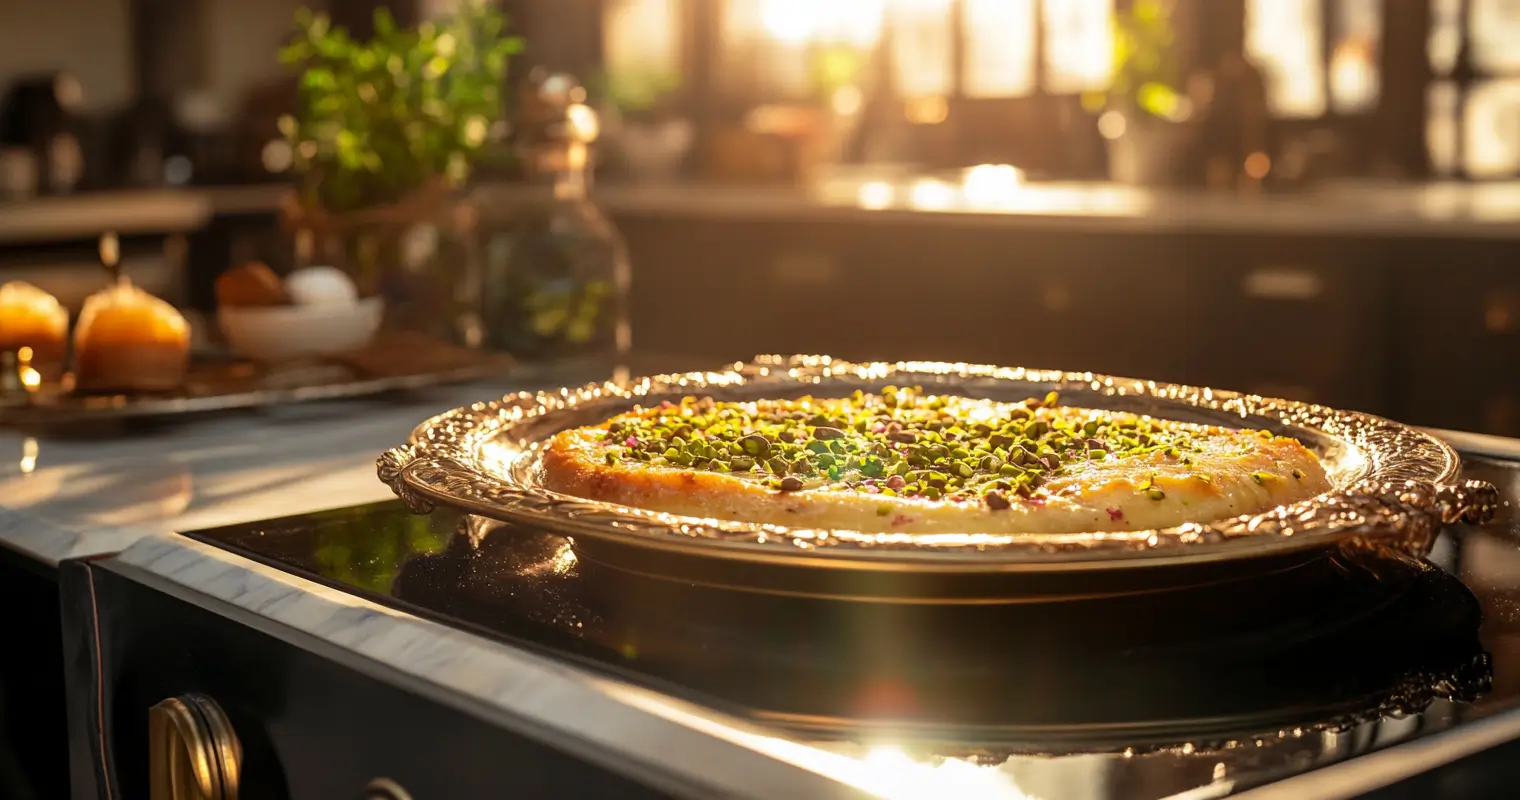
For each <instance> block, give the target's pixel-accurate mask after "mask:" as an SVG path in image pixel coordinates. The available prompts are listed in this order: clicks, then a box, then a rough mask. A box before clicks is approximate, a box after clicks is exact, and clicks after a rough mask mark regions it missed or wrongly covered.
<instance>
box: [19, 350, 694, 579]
mask: <svg viewBox="0 0 1520 800" xmlns="http://www.w3.org/2000/svg"><path fill="white" fill-rule="evenodd" d="M648 360H649V361H651V362H653V363H654V364H658V365H659V366H653V367H651V368H650V369H649V370H641V371H664V370H665V366H664V365H666V364H673V365H674V367H675V368H683V369H685V368H696V367H705V366H709V365H707V364H696V365H694V364H692V363H690V362H683V361H681V360H680V359H678V358H665V357H661V358H651V359H648ZM636 363H637V360H636ZM595 377H596V376H594V375H591V374H589V373H586V372H584V371H581V370H560V371H552V370H551V371H539V372H537V373H531V372H526V371H523V372H522V373H520V374H519V375H518V376H517V377H511V378H506V379H503V380H501V381H494V382H483V383H474V384H469V385H464V386H455V387H445V388H439V389H435V390H432V391H428V392H421V393H415V394H410V395H404V396H397V397H390V398H377V399H371V400H359V401H344V402H330V403H312V404H305V405H291V406H285V407H279V408H272V409H266V410H264V411H262V412H258V413H229V414H225V415H216V416H205V417H201V418H191V419H186V420H182V421H179V422H177V423H170V424H169V425H168V429H167V430H164V431H161V432H155V433H143V434H134V435H127V436H121V437H117V438H106V437H103V436H102V437H92V438H91V439H88V440H86V439H82V438H81V439H68V438H63V439H57V440H54V439H39V438H33V437H31V436H27V435H25V434H23V433H20V432H17V431H14V430H7V429H3V428H0V546H4V547H9V548H10V549H12V550H14V551H17V552H19V553H20V554H22V555H23V556H25V557H27V558H30V559H33V560H36V561H38V562H41V563H42V564H44V565H48V566H54V565H56V564H57V563H58V562H59V561H62V560H64V559H68V558H81V557H87V556H93V555H99V554H104V553H114V552H118V551H120V550H122V549H124V548H126V547H127V546H128V545H130V544H132V543H133V542H135V541H137V540H138V539H141V538H143V537H146V536H153V535H156V534H166V533H171V532H174V531H180V530H190V529H194V528H202V527H210V526H216V525H224V524H230V523H234V522H245V521H248V520H252V519H265V518H268V517H273V516H280V515H284V514H297V513H302V512H305V511H314V510H318V509H324V508H334V507H337V506H346V505H352V504H356V503H364V502H371V501H376V500H386V499H390V498H391V497H392V494H391V491H390V489H389V488H387V487H386V486H385V484H383V483H381V482H380V481H379V479H378V478H376V477H375V459H376V458H377V457H379V455H380V454H381V453H382V452H384V451H385V450H386V449H388V448H391V447H395V446H396V445H399V444H403V443H404V442H405V441H406V437H407V436H408V435H409V434H410V433H411V431H412V428H414V427H415V426H416V425H417V424H419V423H421V422H422V421H423V420H425V419H427V418H428V417H430V416H432V415H434V414H438V413H441V412H443V411H447V410H449V409H451V408H457V407H459V406H461V405H468V404H469V403H473V402H476V401H479V400H483V399H491V398H494V397H500V396H501V395H504V394H508V393H511V392H517V391H523V390H528V389H533V390H536V389H542V388H547V387H556V386H564V385H580V384H582V383H586V382H588V381H590V380H592V379H594V378H595Z"/></svg>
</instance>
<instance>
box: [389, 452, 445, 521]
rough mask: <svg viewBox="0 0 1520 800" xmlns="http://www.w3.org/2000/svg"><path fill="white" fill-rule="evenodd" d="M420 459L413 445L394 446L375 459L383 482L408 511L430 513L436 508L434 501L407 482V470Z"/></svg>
mask: <svg viewBox="0 0 1520 800" xmlns="http://www.w3.org/2000/svg"><path fill="white" fill-rule="evenodd" d="M420 460H421V459H419V458H418V457H417V449H416V448H415V447H413V446H412V445H409V444H404V445H401V446H400V447H392V448H391V449H389V450H387V451H385V453H384V454H383V455H381V456H380V457H379V458H377V459H375V474H377V475H379V476H380V480H381V482H383V483H384V484H385V485H387V486H389V487H391V491H392V492H394V493H395V494H396V496H397V497H399V498H401V502H402V503H403V504H405V505H406V509H407V510H408V511H410V512H412V513H413V514H429V513H432V511H433V508H434V505H433V501H432V500H431V499H429V498H426V497H423V496H422V495H420V494H418V493H417V492H416V491H414V490H413V489H412V487H411V486H410V485H409V484H408V483H407V482H406V473H407V471H408V470H410V469H411V468H412V467H413V466H414V465H416V464H417V463H418V462H419V461H420Z"/></svg>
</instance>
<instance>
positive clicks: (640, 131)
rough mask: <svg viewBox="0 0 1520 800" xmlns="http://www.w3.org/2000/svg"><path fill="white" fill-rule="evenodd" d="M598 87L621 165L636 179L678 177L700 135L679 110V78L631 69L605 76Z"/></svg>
mask: <svg viewBox="0 0 1520 800" xmlns="http://www.w3.org/2000/svg"><path fill="white" fill-rule="evenodd" d="M594 83H595V84H598V86H597V88H598V89H599V92H598V93H599V94H600V95H601V96H602V100H603V106H604V108H605V111H604V113H603V118H604V120H605V125H606V128H607V135H608V138H609V139H610V140H611V141H612V143H613V147H614V152H613V154H614V156H615V158H616V160H617V161H618V162H620V163H621V165H622V166H623V167H624V168H625V169H626V170H627V172H628V173H629V174H630V175H631V176H633V177H635V178H641V179H665V178H670V177H672V176H674V175H675V174H676V172H677V171H678V170H679V169H680V167H681V163H682V161H683V160H684V159H685V158H686V154H687V153H688V152H689V151H690V150H691V145H692V139H693V136H694V133H695V131H694V130H693V127H692V124H691V120H689V119H686V118H685V117H683V116H681V115H680V114H679V113H677V111H676V107H675V98H676V92H677V90H679V89H680V86H681V78H680V75H678V74H676V73H675V72H674V71H672V70H669V69H663V68H657V67H646V68H627V69H621V70H616V71H613V72H609V73H606V74H604V75H602V76H600V78H599V80H597V81H595V82H594Z"/></svg>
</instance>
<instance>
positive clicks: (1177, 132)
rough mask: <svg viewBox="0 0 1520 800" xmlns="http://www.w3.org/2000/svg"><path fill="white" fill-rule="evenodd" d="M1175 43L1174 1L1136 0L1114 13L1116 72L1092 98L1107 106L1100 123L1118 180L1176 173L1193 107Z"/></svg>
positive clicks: (1159, 179) (1161, 178)
mask: <svg viewBox="0 0 1520 800" xmlns="http://www.w3.org/2000/svg"><path fill="white" fill-rule="evenodd" d="M1174 45H1175V34H1174V32H1173V27H1172V3H1171V2H1170V1H1169V0H1134V2H1133V3H1132V4H1131V5H1130V6H1129V8H1128V9H1127V10H1123V11H1116V12H1115V14H1114V59H1113V61H1114V66H1113V76H1112V79H1111V80H1110V83H1109V87H1108V91H1107V92H1105V93H1103V94H1100V95H1098V96H1096V97H1095V98H1092V100H1093V101H1094V105H1096V106H1097V107H1099V108H1102V109H1103V115H1102V116H1101V117H1100V118H1099V121H1098V126H1099V131H1100V132H1101V133H1102V134H1103V137H1104V138H1105V139H1106V140H1107V142H1108V160H1109V172H1110V175H1111V177H1112V178H1113V179H1114V180H1116V181H1120V182H1123V183H1133V184H1146V185H1151V184H1157V183H1164V182H1166V181H1167V179H1168V178H1169V177H1170V176H1171V175H1172V174H1174V173H1175V172H1176V168H1177V161H1178V159H1179V158H1180V156H1181V152H1182V148H1183V145H1184V143H1185V138H1186V127H1185V124H1184V123H1185V122H1186V120H1187V118H1188V116H1189V108H1188V101H1187V99H1186V98H1185V97H1184V96H1183V95H1182V93H1181V91H1180V89H1179V84H1180V82H1181V78H1182V75H1181V65H1180V63H1179V59H1178V54H1177V50H1176V47H1175V46H1174Z"/></svg>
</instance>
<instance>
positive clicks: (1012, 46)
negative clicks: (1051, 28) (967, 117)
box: [961, 0, 1035, 97]
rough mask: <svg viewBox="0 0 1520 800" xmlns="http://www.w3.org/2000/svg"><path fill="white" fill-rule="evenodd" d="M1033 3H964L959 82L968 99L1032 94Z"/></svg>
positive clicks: (996, 0)
mask: <svg viewBox="0 0 1520 800" xmlns="http://www.w3.org/2000/svg"><path fill="white" fill-rule="evenodd" d="M1034 4H1035V0H965V8H964V11H963V12H962V14H963V16H962V19H963V20H964V24H963V25H962V30H961V34H962V36H963V37H964V39H965V43H966V63H965V71H964V72H963V73H962V74H961V81H962V84H963V86H964V88H965V91H966V96H967V97H1020V96H1023V95H1027V94H1029V93H1030V92H1032V91H1034V81H1035V69H1034V67H1035V63H1034V54H1035V39H1034V37H1035V29H1034V20H1035V16H1034Z"/></svg>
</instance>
